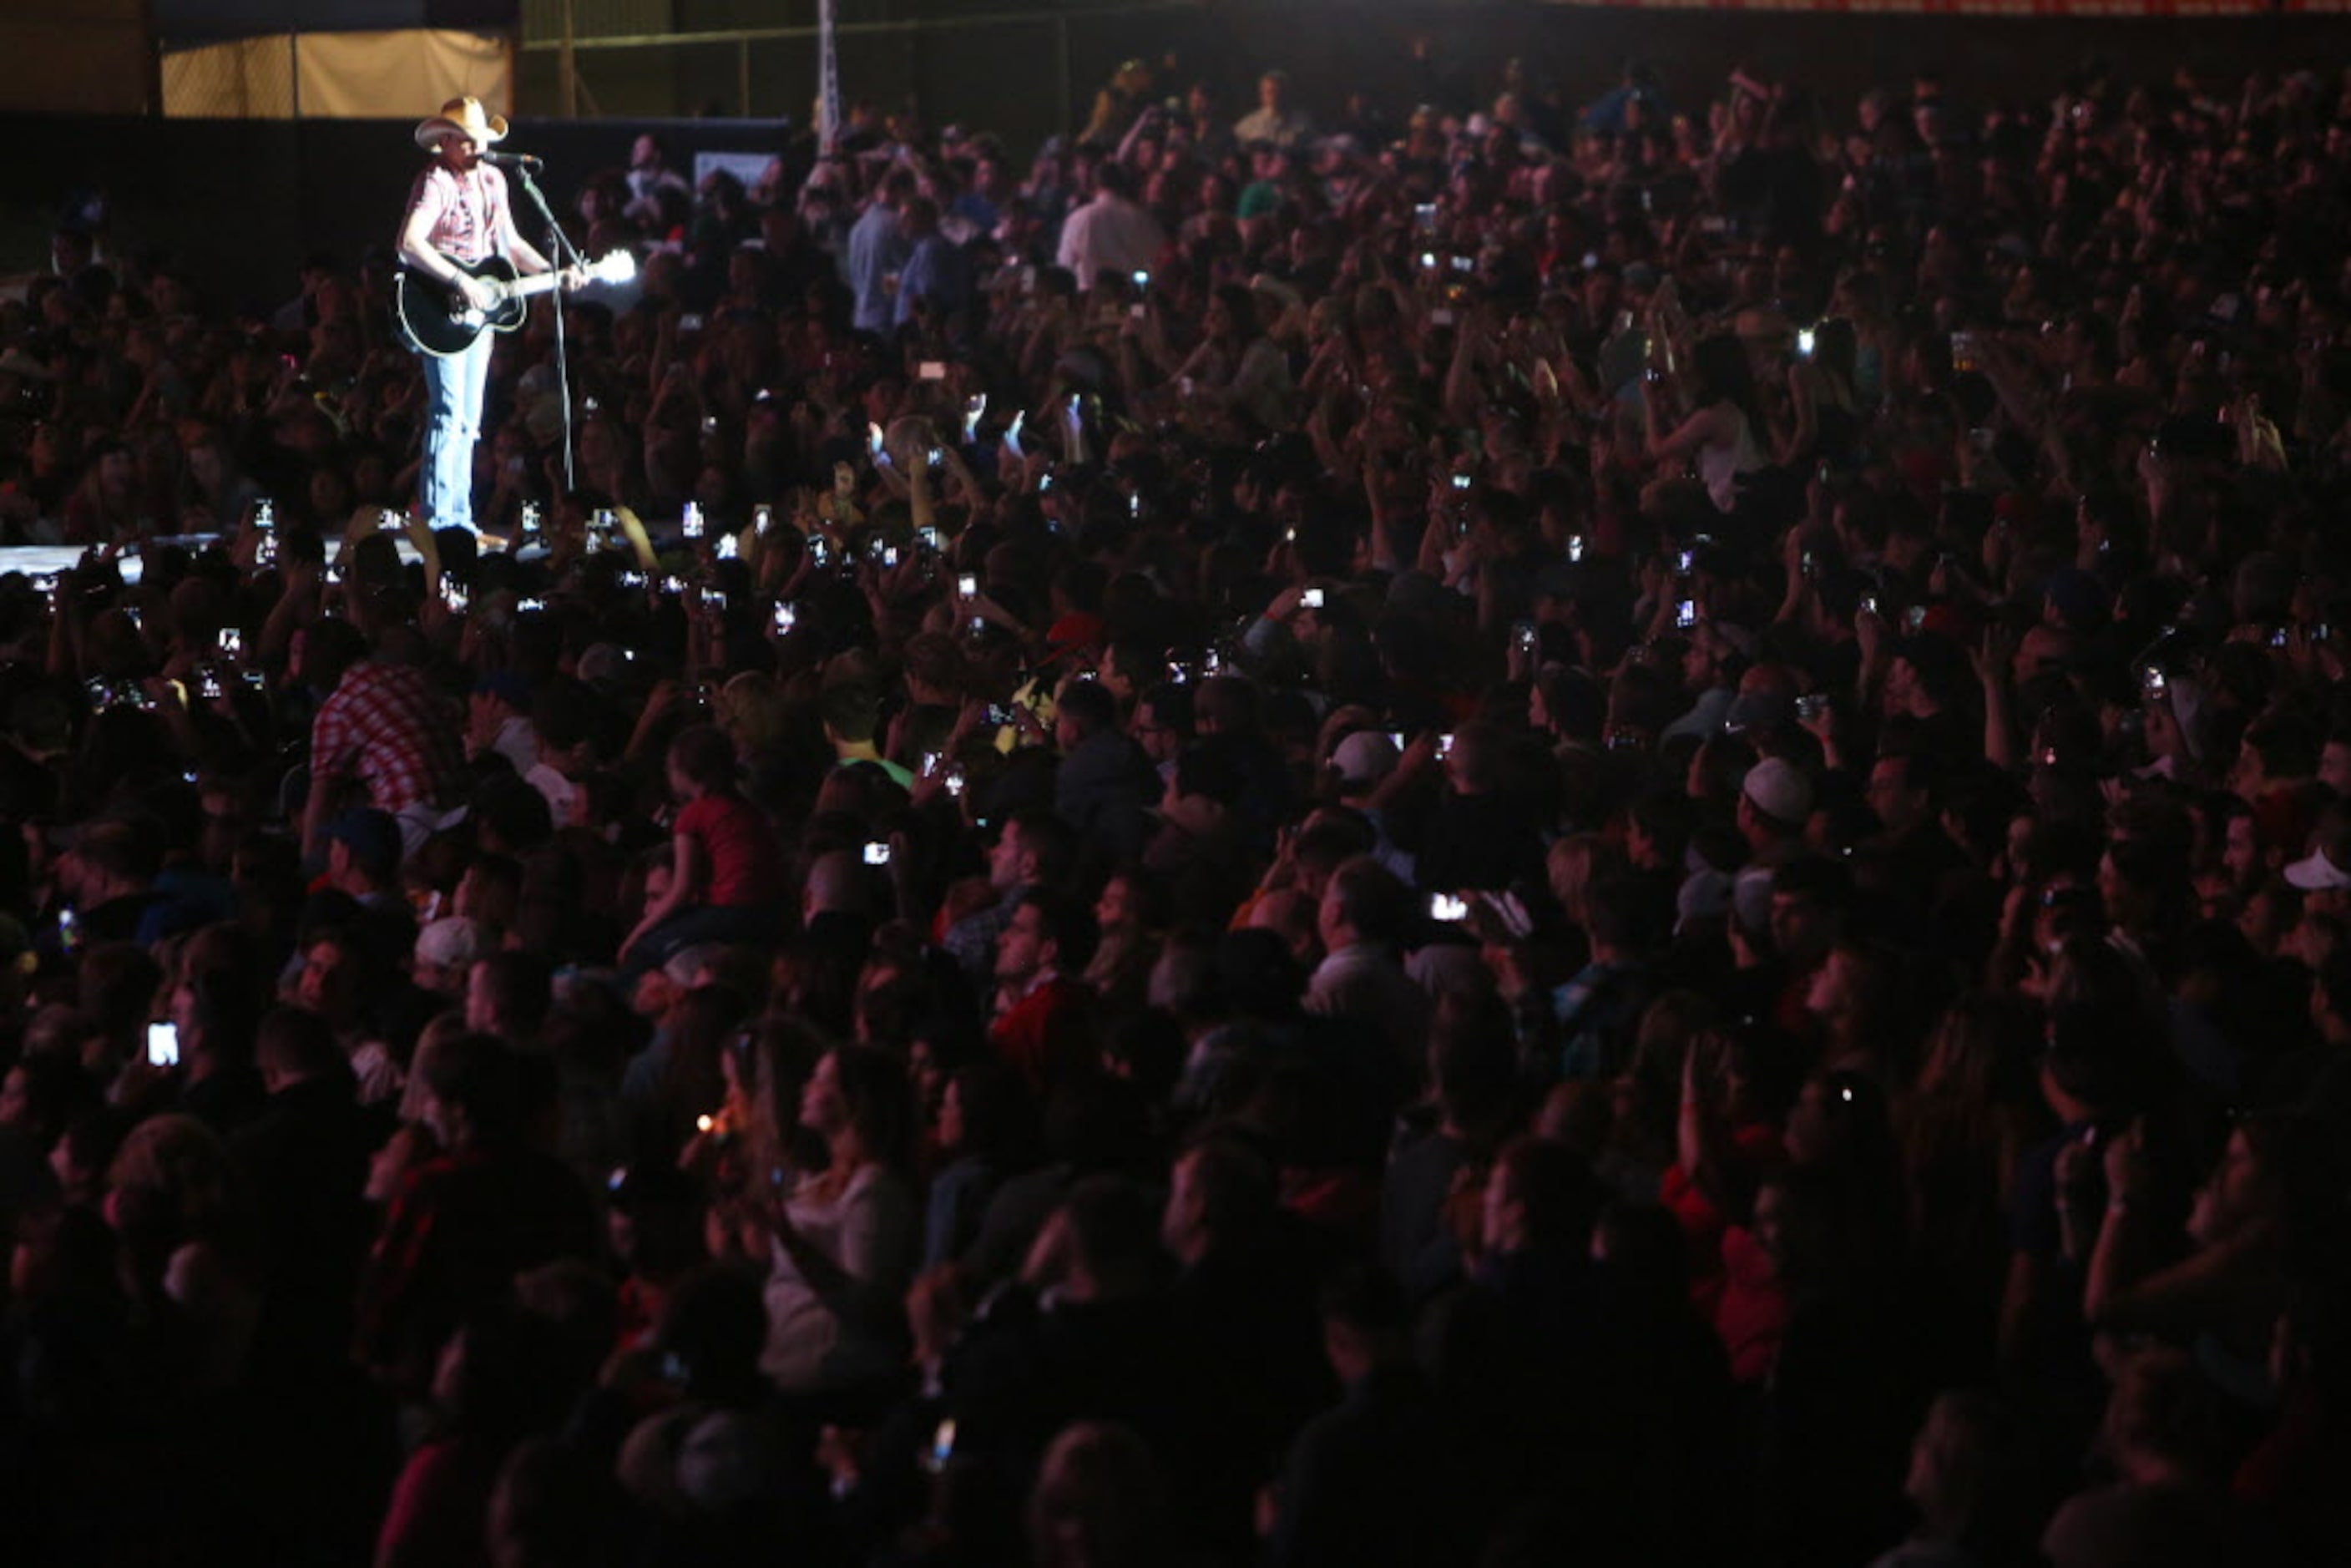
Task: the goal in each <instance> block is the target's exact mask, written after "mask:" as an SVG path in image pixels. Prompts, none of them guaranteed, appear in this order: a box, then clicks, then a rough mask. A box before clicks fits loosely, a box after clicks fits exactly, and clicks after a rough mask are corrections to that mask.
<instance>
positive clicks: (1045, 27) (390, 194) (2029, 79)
mask: <svg viewBox="0 0 2351 1568" xmlns="http://www.w3.org/2000/svg"><path fill="white" fill-rule="evenodd" d="M679 9H680V11H681V12H683V13H685V14H686V16H685V19H686V20H688V21H691V22H692V23H694V24H695V25H697V26H726V25H739V24H742V23H745V22H749V23H751V24H753V25H758V26H778V25H785V24H789V23H794V22H798V21H799V20H801V19H803V17H802V16H800V15H799V14H798V13H799V12H801V11H806V12H807V13H808V14H810V15H812V14H813V6H812V5H794V6H791V7H781V8H779V7H777V6H774V5H764V6H761V5H752V4H750V3H749V0H740V3H738V4H737V5H734V6H732V7H730V6H729V5H726V3H725V0H686V3H684V4H682V5H680V7H679ZM888 9H889V8H888V7H882V6H865V7H861V5H859V4H858V0H844V11H845V12H846V13H848V14H849V15H850V16H860V15H863V16H872V15H875V14H876V12H877V11H883V12H884V13H886V12H887V10H888ZM907 9H908V7H905V6H904V5H901V6H899V7H897V8H896V14H898V15H901V16H903V15H905V14H906V11H907ZM1066 26H1067V27H1068V31H1069V56H1070V62H1071V65H1070V70H1069V73H1068V75H1069V79H1070V81H1071V92H1070V94H1069V101H1067V102H1066V103H1065V102H1064V101H1063V100H1062V95H1061V91H1060V89H1059V87H1058V85H1057V83H1058V82H1059V80H1060V79H1061V71H1060V70H1059V68H1058V64H1057V62H1058V57H1059V56H1058V46H1057V38H1056V33H1057V28H1056V27H1055V26H1054V25H1052V24H1050V23H1046V24H1022V25H1019V26H964V27H955V28H946V29H940V30H937V31H935V32H928V33H923V34H909V35H885V36H878V37H877V36H867V37H851V38H849V39H846V40H844V45H843V48H842V51H841V81H842V90H843V93H844V95H845V96H847V97H850V98H852V99H854V98H870V99H875V100H877V101H879V102H882V103H884V104H886V105H891V106H896V105H900V104H903V103H905V102H907V101H909V100H910V99H911V100H913V101H915V102H918V103H919V104H920V105H921V107H922V109H923V110H924V112H925V116H926V117H927V118H928V119H929V120H931V122H932V123H934V124H943V123H946V122H948V121H950V120H953V121H960V122H963V123H965V124H967V125H974V126H984V127H987V128H990V129H993V130H995V131H998V132H999V133H1001V134H1002V135H1003V136H1004V137H1005V138H1006V140H1007V141H1008V144H1009V145H1010V146H1011V147H1012V148H1013V149H1014V151H1015V152H1016V153H1017V154H1018V155H1019V156H1020V157H1022V158H1024V159H1025V157H1026V156H1027V154H1028V153H1029V152H1030V151H1032V150H1033V149H1034V147H1035V145H1036V143H1037V142H1038V141H1040V140H1041V139H1042V138H1043V137H1044V136H1046V135H1048V134H1050V133H1051V132H1052V131H1055V130H1057V129H1060V128H1061V126H1062V125H1063V124H1064V123H1066V122H1068V121H1069V120H1071V119H1082V117H1083V115H1084V112H1085V107H1086V105H1087V103H1088V102H1090V101H1091V99H1092V93H1093V90H1094V89H1095V87H1096V86H1097V85H1098V84H1099V83H1101V82H1102V80H1103V79H1104V78H1106V77H1107V76H1108V75H1109V73H1110V72H1111V71H1112V70H1113V68H1115V67H1116V66H1117V65H1118V63H1119V62H1120V61H1121V60H1122V59H1124V58H1127V57H1132V56H1144V57H1152V58H1156V57H1159V56H1161V55H1162V54H1164V53H1166V52H1169V51H1174V52H1175V54H1176V55H1177V56H1178V57H1179V59H1180V60H1181V61H1182V66H1183V79H1185V80H1189V79H1190V78H1192V77H1195V76H1205V77H1206V78H1208V79H1210V80H1211V81H1212V82H1215V83H1217V84H1218V85H1219V87H1220V88H1221V89H1222V90H1223V92H1224V94H1225V96H1226V97H1227V99H1228V101H1229V103H1230V104H1231V106H1232V108H1233V112H1234V113H1235V115H1236V116H1238V113H1239V112H1240V110H1242V109H1243V108H1244V107H1246V99H1247V95H1248V94H1249V91H1250V83H1251V80H1252V78H1253V77H1254V75H1255V73H1256V71H1257V70H1258V69H1259V68H1261V67H1263V66H1268V65H1280V66H1281V67H1283V68H1286V69H1288V70H1289V71H1290V73H1291V76H1292V78H1294V80H1295V81H1296V83H1297V87H1298V89H1299V92H1300V95H1301V101H1302V102H1303V103H1304V104H1305V105H1306V106H1307V107H1308V108H1309V109H1310V110H1328V109H1331V108H1335V107H1336V104H1337V102H1338V100H1339V98H1340V95H1341V94H1342V93H1343V92H1344V91H1345V90H1346V89H1349V88H1351V87H1358V86H1359V87H1362V88H1364V89H1369V90H1371V91H1372V92H1374V94H1375V95H1378V96H1379V97H1380V98H1381V99H1384V101H1385V102H1386V103H1387V104H1388V105H1389V106H1391V107H1392V108H1393V109H1394V110H1396V111H1398V112H1401V110H1403V109H1405V107H1408V105H1409V101H1410V99H1411V96H1412V81H1413V78H1412V76H1411V74H1410V71H1409V62H1408V60H1407V58H1406V55H1405V43H1406V40H1407V39H1408V38H1409V37H1411V36H1413V35H1414V34H1415V33H1416V32H1420V31H1428V32H1433V33H1434V34H1435V35H1436V36H1437V38H1438V40H1439V50H1440V54H1441V56H1442V57H1444V58H1445V59H1447V60H1448V61H1450V62H1454V63H1456V64H1458V65H1459V66H1460V67H1461V68H1464V70H1465V72H1466V73H1467V79H1468V80H1469V81H1470V82H1472V83H1473V84H1475V85H1476V86H1477V87H1478V88H1479V89H1480V90H1482V91H1490V90H1491V87H1492V84H1493V82H1494V80H1495V78H1496V76H1497V73H1498V71H1499V67H1500V65H1501V63H1502V62H1503V61H1504V60H1505V59H1508V58H1510V57H1512V56H1523V57H1527V58H1528V59H1530V60H1531V61H1534V62H1537V63H1538V64H1539V66H1540V68H1541V69H1542V70H1543V71H1545V72H1547V73H1549V74H1551V75H1552V76H1553V77H1554V78H1557V79H1559V80H1561V81H1562V82H1563V83H1564V84H1565V85H1566V86H1567V88H1568V89H1569V92H1570V96H1571V97H1572V98H1573V99H1576V100H1577V101H1583V100H1586V99H1590V98H1592V97H1593V96H1594V95H1596V94H1597V93H1599V92H1600V91H1602V90H1603V89H1605V88H1606V87H1607V86H1608V85H1609V84H1610V83H1611V82H1612V81H1613V80H1614V78H1615V76H1616V73H1617V71H1618V69H1619V68H1620V67H1621V65H1622V63H1623V62H1624V61H1625V59H1626V58H1627V57H1634V56H1638V57H1644V58H1646V59H1648V60H1650V61H1651V62H1652V63H1653V64H1654V65H1655V66H1656V68H1657V70H1658V72H1659V74H1660V76H1661V78H1662V79H1663V83H1664V86H1665V88H1666V90H1667V94H1668V96H1669V97H1672V98H1675V99H1677V100H1678V101H1680V102H1682V103H1685V104H1691V105H1697V104H1702V103H1703V102H1704V101H1705V100H1706V99H1708V97H1710V96H1712V94H1713V93H1714V92H1715V91H1716V90H1717V89H1718V87H1719V83H1720V82H1721V80H1722V78H1723V77H1724V76H1725V74H1726V73H1727V72H1728V71H1729V69H1730V68H1731V67H1732V66H1733V65H1735V64H1738V63H1740V62H1746V63H1748V64H1749V65H1750V66H1751V67H1752V68H1754V69H1756V70H1758V71H1760V72H1761V73H1763V74H1764V75H1766V76H1769V77H1775V78H1788V79H1792V80H1794V81H1798V82H1801V83H1802V84H1804V85H1807V86H1810V87H1812V88H1813V89H1815V90H1817V91H1819V92H1821V93H1823V95H1825V96H1826V97H1827V98H1828V99H1830V101H1831V102H1832V104H1833V105H1834V107H1835V109H1836V111H1837V113H1838V116H1839V118H1840V119H1841V120H1848V121H1849V119H1850V113H1851V101H1852V99H1854V98H1855V96H1857V95H1858V94H1859V93H1860V92H1861V91H1862V90H1864V89H1865V88H1867V87H1870V86H1873V85H1878V84H1883V83H1891V84H1895V85H1896V86H1900V85H1903V84H1906V83H1907V80H1908V76H1909V72H1910V71H1911V70H1912V69H1913V68H1916V67H1917V66H1918V65H1920V64H1922V63H1927V62H1932V63H1934V64H1935V65H1937V66H1938V67H1939V68H1941V69H1942V70H1943V71H1944V73H1945V76H1946V78H1947V80H1948V81H1949V84H1950V87H1951V89H1953V90H1954V91H1955V92H1956V93H1957V94H1958V95H1959V98H1960V99H1962V100H1963V101H1964V102H1965V103H1967V104H1969V105H1971V106H1976V107H1980V106H1981V105H1983V104H1985V103H1987V102H1989V101H1991V100H1993V99H2001V98H2008V99H2021V100H2042V99H2046V98H2047V97H2048V96H2049V95H2051V94H2052V93H2053V92H2054V91H2055V90H2057V89H2058V88H2059V86H2060V85H2061V83H2062V82H2063V80H2064V78H2065V76H2066V74H2067V73H2068V72H2069V71H2071V70H2073V69H2074V68H2076V67H2077V66H2079V64H2080V63H2081V62H2082V61H2084V60H2085V59H2088V58H2091V57H2099V58H2103V59H2105V60H2107V61H2109V62H2111V63H2112V64H2113V65H2114V66H2115V68H2116V70H2117V71H2118V72H2119V73H2120V75H2121V76H2122V77H2123V78H2125V79H2129V80H2147V79H2158V78H2168V76H2169V75H2170V74H2171V73H2172V72H2173V71H2174V70H2176V69H2178V68H2179V67H2181V66H2182V65H2189V66H2192V67H2193V68H2195V69H2196V70H2197V71H2198V72H2199V74H2200V76H2201V77H2202V78H2203V79H2204V80H2205V81H2206V82H2207V83H2208V84H2210V85H2215V86H2218V87H2219V88H2220V89H2221V90H2222V91H2224V92H2225V93H2228V94H2231V95H2233V93H2234V90H2235V86H2236V83H2237V82H2238V81H2239V80H2240V79H2241V78H2242V76H2243V75H2244V74H2245V72H2246V71H2247V70H2249V69H2253V68H2265V69H2271V70H2276V69H2280V68H2285V69H2292V68H2301V67H2304V66H2307V67H2309V68H2314V69H2317V70H2319V71H2321V72H2322V73H2323V74H2325V76H2326V77H2327V78H2330V84H2331V81H2332V78H2334V77H2335V75H2336V73H2338V72H2339V71H2340V69H2341V68H2342V65H2343V63H2344V61H2345V60H2346V58H2351V17H2335V16H2320V17H2306V16H2272V17H2260V18H2252V19H2241V20H2214V19H2202V20H2188V19H2178V18H2171V19H2145V20H2104V19H2085V18H2062V17H2060V18H1995V17H1962V16H1832V15H1794V14H1787V13H1771V12H1761V11H1745V12H1719V11H1687V12H1671V13H1659V12H1638V11H1628V10H1607V9H1593V8H1587V7H1566V6H1542V5H1528V6H1507V7H1502V6H1496V7H1479V8H1476V9H1473V10H1468V11H1464V10H1462V9H1459V8H1443V9H1439V8H1431V7H1425V6H1413V5H1377V6H1373V5H1324V4H1304V3H1293V4H1289V5H1262V4H1260V5H1234V4H1215V5H1209V6H1207V7H1204V8H1202V9H1199V10H1184V11H1163V12H1155V13H1151V14H1146V15H1142V16H1129V17H1123V18H1122V17H1113V16H1094V17H1085V16H1079V17H1073V18H1071V20H1070V21H1069V22H1068V23H1067V24H1066ZM580 60H581V68H582V77H583V80H584V81H585V82H586V83H587V85H588V88H589V91H590V95H591V97H592V99H593V100H594V107H596V108H597V109H600V110H601V111H602V113H603V115H604V116H605V118H602V119H595V120H587V119H583V120H569V121H566V120H551V119H538V118H534V112H533V111H536V112H537V113H538V114H546V113H549V112H551V110H552V109H553V106H554V104H555V102H556V93H555V88H554V57H553V56H552V55H551V54H543V53H539V52H536V51H532V52H527V53H524V54H522V55H520V56H518V57H517V67H518V72H517V75H518V79H517V103H518V105H519V106H520V107H521V109H522V110H524V112H523V113H521V114H519V115H517V126H516V130H515V132H514V134H513V136H512V137H511V138H510V140H509V145H511V146H516V147H522V148H527V149H528V150H529V151H532V152H538V153H540V154H542V155H543V156H545V157H546V158H547V160H548V163H549V170H550V172H549V175H548V177H547V180H546V183H547V185H548V188H549V194H550V196H551V197H552V198H553V199H554V200H555V201H556V202H557V203H558V204H559V206H560V205H563V204H568V203H569V199H570V196H571V194H572V193H573V191H574V190H575V189H576V185H577V183H578V181H579V180H580V178H581V177H582V176H584V175H586V174H588V173H590V172H593V171H595V170H598V169H601V168H603V167H607V166H610V165H615V164H618V163H620V162H622V161H623V160H624V158H625V156H626V153H627V150H628V143H629V141H630V140H631V139H632V137H633V136H634V135H635V134H636V132H637V131H639V130H641V129H644V128H645V122H647V121H651V120H662V121H664V122H663V123H660V124H659V125H658V127H657V128H658V129H659V130H661V131H662V133H663V134H664V137H665V138H666V139H667V141H669V143H670V145H671V146H672V148H673V150H674V152H675V154H676V157H675V160H674V161H676V162H680V163H684V164H690V162H691V154H692V152H694V151H695V150H696V149H698V148H709V149H723V150H726V151H730V152H758V151H764V150H768V149H771V148H772V147H773V146H775V145H776V144H777V143H778V141H779V140H780V137H781V135H782V127H781V126H780V125H779V124H778V121H777V119H776V118H775V117H780V116H785V115H789V116H791V117H792V118H794V119H801V118H804V117H805V116H806V113H807V107H806V106H807V103H808V101H809V99H810V97H811V96H812V95H813V92H814V88H815V79H816V78H815V65H814V55H813V50H812V48H811V47H809V46H807V45H803V44H801V43H799V42H778V43H770V44H763V45H758V46H754V47H753V48H752V57H751V63H752V93H751V107H752V109H753V110H755V111H756V112H757V113H758V115H760V116H762V117H767V118H763V119H760V120H753V121H731V122H709V121H699V120H695V121H685V120H667V119H666V117H668V116H673V115H678V114H684V113H689V112H691V111H693V110H695V109H696V108H697V107H709V108H715V109H717V110H722V111H725V112H727V113H732V112H734V111H735V110H737V108H738V107H739V100H740V92H739V88H740V85H741V71H740V65H741V62H740V59H739V57H738V56H737V51H736V48H735V47H734V46H676V47H666V48H663V49H660V50H656V51H648V52H644V53H619V52H607V51H583V52H582V53H581V55H580ZM2330 90H2331V85H2330ZM432 107H433V106H431V105H420V106H419V109H418V114H419V115H420V116H422V115H423V114H424V113H426V112H428V111H429V110H430V109H431V108H432ZM587 107H588V106H587V105H586V104H585V103H583V112H586V110H587ZM412 125H413V121H407V120H402V121H397V122H393V121H371V120H357V121H355V120H340V121H339V120H308V121H300V122H284V121H277V122H267V121H229V120H170V121H165V120H135V119H120V120H80V119H64V118H48V117H38V116H19V117H0V137H5V139H6V140H5V145H6V146H8V147H10V148H11V149H14V150H16V155H15V156H12V157H10V158H8V159H5V160H0V214H5V215H6V217H7V218H8V220H10V221H9V222H8V224H7V225H6V227H5V231H0V275H5V274H7V273H22V272H26V271H31V270H36V269H37V268H38V267H41V266H42V265H43V264H44V262H45V260H46V251H45V247H44V246H43V245H42V244H41V243H40V239H41V235H42V234H43V233H44V232H45V228H46V225H47V223H48V221H49V220H50V217H51V215H52V214H55V213H57V211H59V210H61V209H62V208H63V206H64V205H65V204H66V203H67V202H68V200H69V199H74V198H77V197H78V196H80V195H82V194H86V193H90V192H103V193H106V195H107V196H108V198H109V199H110V204H111V205H112V208H113V211H114V213H115V214H116V217H115V221H116V225H117V228H118V230H119V231H120V233H121V234H122V235H124V236H126V237H128V238H131V239H133V240H136V241H141V242H146V243H154V244H161V245H162V246H165V247H166V248H168V249H170V250H171V251H172V252H174V253H175V254H177V255H178V256H181V257H182V258H183V260H184V261H185V262H186V263H187V265H188V267H189V268H190V270H191V272H192V273H193V276H194V277H195V278H196V280H197V281H198V283H199V285H200V286H201V287H204V289H205V290H206V292H207V294H208V295H209V296H210V297H211V300H212V302H213V303H214V304H215V305H222V304H229V303H234V302H236V301H239V300H243V299H255V300H271V301H276V300H282V299H284V298H287V297H289V296H290V295H291V294H292V293H293V291H294V288H295V286H296V272H297V269H298V266H299V263H300V261H301V258H302V257H303V256H304V255H306V254H308V252H310V251H313V250H321V249H323V250H329V251H333V252H336V253H339V254H340V255H341V256H344V257H346V258H347V259H353V258H356V257H357V256H358V255H359V253H360V251H361V250H362V249H363V248H365V247H366V246H370V245H388V244H389V243H390V242H391V239H392V231H393V227H394V225H395V224H396V223H397V221H398V218H399V214H400V211H401V208H402V202H403V199H404V197H405V195H406V193H407V189H408V183H409V181H410V179H411V178H412V177H413V173H414V172H415V170H416V168H417V166H418V163H419V161H420V155H419V154H418V153H417V152H416V150H415V148H414V146H413V143H412V142H411V141H410V138H409V132H410V130H411V128H412Z"/></svg>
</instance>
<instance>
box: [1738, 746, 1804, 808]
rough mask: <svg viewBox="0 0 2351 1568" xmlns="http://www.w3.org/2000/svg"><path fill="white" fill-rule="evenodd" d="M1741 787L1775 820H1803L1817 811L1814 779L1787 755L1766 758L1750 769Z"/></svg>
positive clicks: (1743, 792)
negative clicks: (1814, 806)
mask: <svg viewBox="0 0 2351 1568" xmlns="http://www.w3.org/2000/svg"><path fill="white" fill-rule="evenodd" d="M1739 789H1740V793H1741V794H1743V795H1745V796H1746V797H1747V798H1748V800H1751V801H1753V802H1754V805H1755V809H1756V810H1759V811H1761V812H1762V813H1763V814H1764V815H1765V816H1767V817H1770V818H1771V819H1772V820H1773V821H1781V822H1790V823H1796V822H1802V821H1803V820H1804V819H1805V818H1807V817H1809V816H1811V815H1812V814H1813V781H1812V780H1811V779H1807V778H1805V777H1804V775H1803V771H1802V769H1801V768H1798V767H1797V766H1796V765H1795V764H1794V763H1792V762H1790V761H1789V760H1788V759H1787V758H1783V757H1767V758H1764V759H1763V760H1762V761H1761V762H1759V763H1757V764H1756V765H1755V766H1754V767H1752V768H1749V769H1748V770H1747V777H1746V778H1745V779H1742V780H1740V786H1739Z"/></svg>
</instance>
